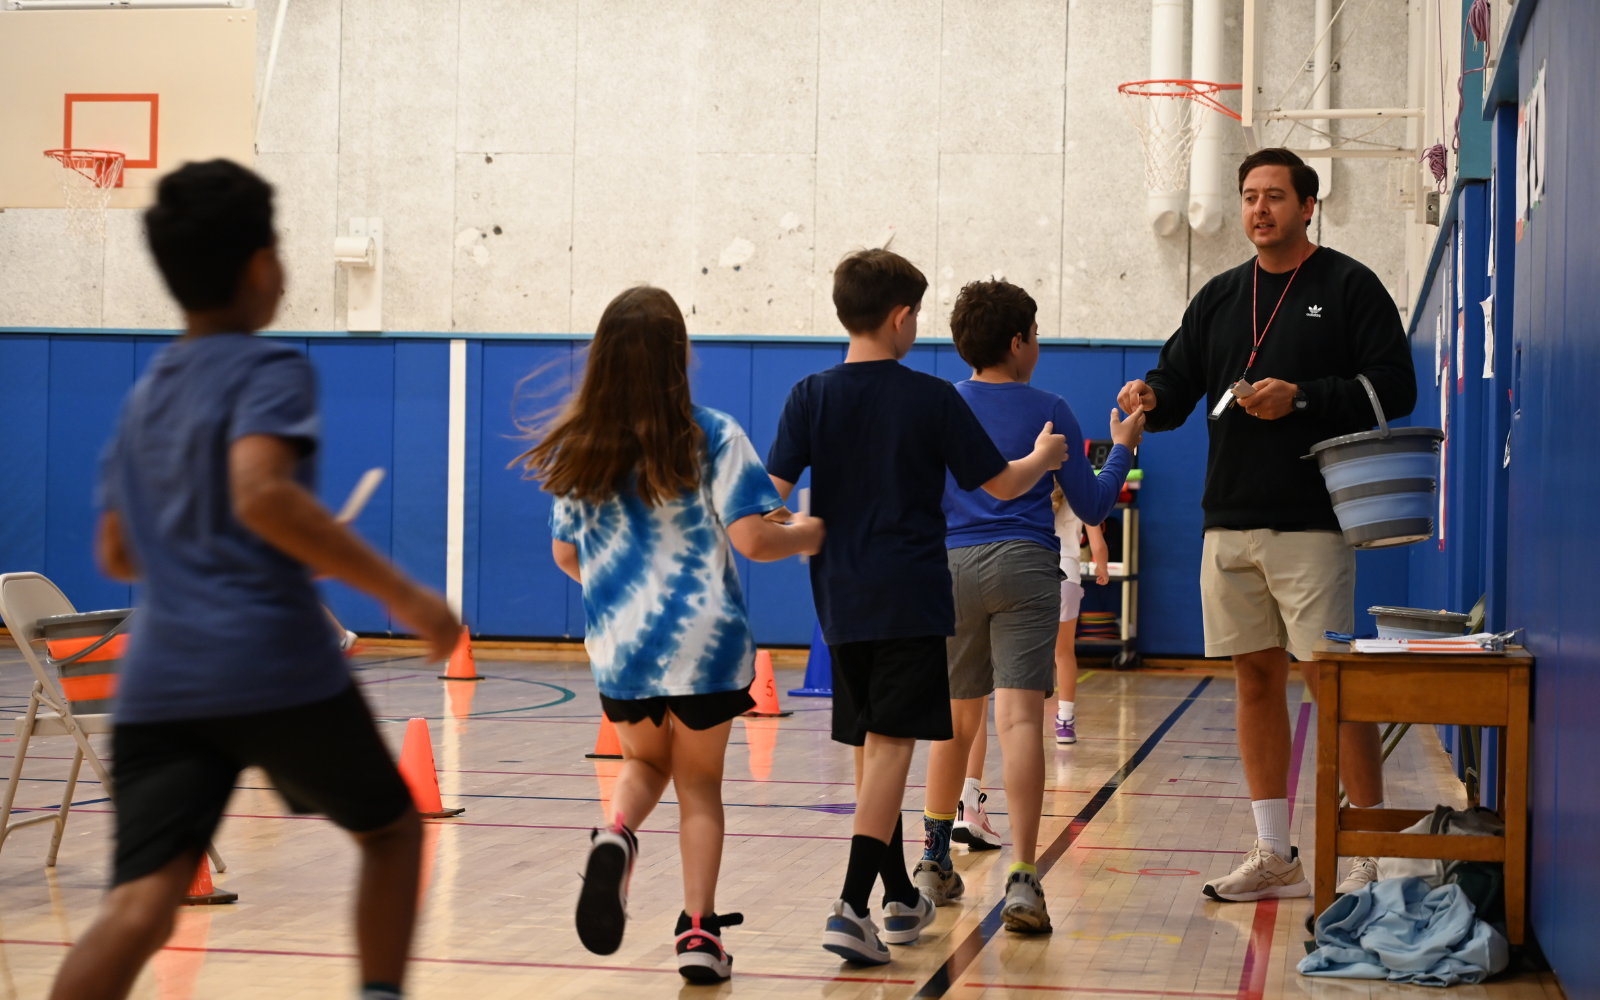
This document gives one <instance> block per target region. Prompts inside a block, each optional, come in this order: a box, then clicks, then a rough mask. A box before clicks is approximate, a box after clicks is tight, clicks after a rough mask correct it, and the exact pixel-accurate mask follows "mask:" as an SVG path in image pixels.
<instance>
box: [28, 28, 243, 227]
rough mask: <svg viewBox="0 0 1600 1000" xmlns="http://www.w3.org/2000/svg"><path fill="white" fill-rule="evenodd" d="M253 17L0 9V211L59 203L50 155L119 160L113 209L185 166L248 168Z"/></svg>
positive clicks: (141, 198)
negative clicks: (91, 152)
mask: <svg viewBox="0 0 1600 1000" xmlns="http://www.w3.org/2000/svg"><path fill="white" fill-rule="evenodd" d="M255 82H256V12H255V11H254V10H250V9H242V8H220V9H200V10H193V9H190V10H185V9H165V10H115V9H113V10H12V11H6V12H3V13H0V94H4V95H5V97H4V100H0V208H61V207H63V205H64V195H63V194H62V190H61V186H60V184H59V183H58V179H57V173H58V171H57V170H56V169H55V165H54V164H53V163H52V162H51V161H50V160H48V159H46V158H45V156H44V151H45V150H47V149H59V148H75V149H101V150H112V151H115V152H120V153H122V154H123V155H124V156H125V157H126V159H125V161H124V163H123V172H122V181H121V183H120V184H119V185H118V190H115V191H113V192H112V195H111V207H112V208H140V207H143V206H145V205H147V204H149V203H150V201H151V198H152V196H153V189H154V187H155V185H156V181H157V180H158V179H159V178H160V177H161V175H162V174H165V173H166V172H167V171H169V170H172V169H173V168H175V167H178V166H181V165H182V164H184V163H185V162H188V161H191V160H209V159H214V158H216V157H225V158H227V159H230V160H234V161H236V162H238V163H242V164H244V165H246V166H252V165H253V164H254V161H255V137H254V117H255Z"/></svg>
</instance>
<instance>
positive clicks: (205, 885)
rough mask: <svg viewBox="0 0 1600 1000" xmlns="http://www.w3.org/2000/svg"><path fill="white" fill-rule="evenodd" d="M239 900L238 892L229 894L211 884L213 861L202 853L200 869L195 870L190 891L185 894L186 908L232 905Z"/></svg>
mask: <svg viewBox="0 0 1600 1000" xmlns="http://www.w3.org/2000/svg"><path fill="white" fill-rule="evenodd" d="M238 898H239V894H238V893H237V892H227V891H225V890H223V889H218V888H217V887H216V886H214V885H212V884H211V859H210V858H208V857H206V855H205V852H204V851H202V852H201V853H200V867H199V868H196V869H195V872H194V880H193V881H191V882H190V883H189V891H187V892H185V893H184V894H183V903H184V905H185V906H205V905H208V904H211V903H231V902H233V901H234V900H236V899H238Z"/></svg>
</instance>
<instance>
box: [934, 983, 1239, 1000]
mask: <svg viewBox="0 0 1600 1000" xmlns="http://www.w3.org/2000/svg"><path fill="white" fill-rule="evenodd" d="M961 985H963V986H966V987H969V988H971V989H979V990H1049V991H1051V992H1056V993H1115V994H1117V995H1119V996H1141V997H1225V998H1227V1000H1234V996H1235V995H1234V994H1232V993H1185V992H1183V991H1182V990H1114V989H1109V988H1107V989H1096V988H1095V987H1093V986H1043V985H1033V984H1029V983H962V984H961Z"/></svg>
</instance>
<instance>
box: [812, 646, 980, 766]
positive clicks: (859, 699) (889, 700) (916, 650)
mask: <svg viewBox="0 0 1600 1000" xmlns="http://www.w3.org/2000/svg"><path fill="white" fill-rule="evenodd" d="M828 652H830V653H832V654H833V738H834V740H835V741H837V742H839V743H848V744H850V745H851V746H857V747H858V746H862V745H863V744H865V743H866V742H867V734H868V733H877V734H878V735H879V736H900V737H905V736H909V737H911V738H912V739H918V740H948V739H950V738H951V737H952V736H954V735H955V734H954V732H952V730H951V728H950V672H949V667H948V665H947V664H948V661H947V660H946V658H945V637H944V636H942V635H919V636H916V637H915V638H911V639H875V640H872V641H869V642H846V643H842V644H840V645H838V646H829V647H828Z"/></svg>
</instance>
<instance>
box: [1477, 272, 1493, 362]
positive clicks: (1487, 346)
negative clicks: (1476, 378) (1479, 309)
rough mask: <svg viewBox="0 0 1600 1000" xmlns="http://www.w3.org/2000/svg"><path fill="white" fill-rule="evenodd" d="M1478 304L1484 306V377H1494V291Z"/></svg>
mask: <svg viewBox="0 0 1600 1000" xmlns="http://www.w3.org/2000/svg"><path fill="white" fill-rule="evenodd" d="M1478 304H1479V305H1481V306H1483V377H1484V378H1494V293H1493V292H1491V293H1490V294H1489V297H1488V298H1486V299H1484V300H1483V301H1482V302H1480V303H1478Z"/></svg>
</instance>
